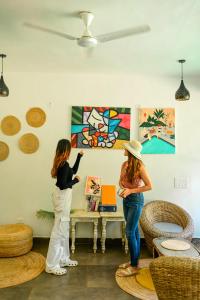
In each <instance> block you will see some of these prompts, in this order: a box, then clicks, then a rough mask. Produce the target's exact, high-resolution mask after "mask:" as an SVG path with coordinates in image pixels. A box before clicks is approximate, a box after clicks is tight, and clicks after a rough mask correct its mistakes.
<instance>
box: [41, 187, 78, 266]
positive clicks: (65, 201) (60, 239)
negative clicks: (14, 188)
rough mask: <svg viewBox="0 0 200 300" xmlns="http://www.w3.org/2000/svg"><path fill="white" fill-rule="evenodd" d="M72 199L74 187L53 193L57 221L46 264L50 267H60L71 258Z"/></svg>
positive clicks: (56, 190)
mask: <svg viewBox="0 0 200 300" xmlns="http://www.w3.org/2000/svg"><path fill="white" fill-rule="evenodd" d="M71 200H72V189H66V190H60V189H59V188H56V189H55V191H54V193H53V205H54V212H55V221H54V225H53V229H52V232H51V238H50V242H49V249H48V253H47V258H46V266H47V267H48V268H50V269H52V270H53V269H56V268H59V267H60V263H61V262H66V261H68V260H69V256H70V251H69V227H70V226H69V222H70V210H71Z"/></svg>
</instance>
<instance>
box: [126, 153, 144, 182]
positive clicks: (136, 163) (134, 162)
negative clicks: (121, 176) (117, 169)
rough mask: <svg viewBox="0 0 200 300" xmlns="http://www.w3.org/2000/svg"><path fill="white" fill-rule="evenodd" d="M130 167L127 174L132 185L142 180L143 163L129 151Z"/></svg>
mask: <svg viewBox="0 0 200 300" xmlns="http://www.w3.org/2000/svg"><path fill="white" fill-rule="evenodd" d="M127 152H128V166H127V169H126V174H127V178H128V181H129V182H130V183H134V182H135V181H137V180H139V179H140V175H139V174H140V168H141V166H142V161H141V160H139V159H138V158H137V157H135V156H134V155H132V154H131V153H130V152H129V151H128V150H127Z"/></svg>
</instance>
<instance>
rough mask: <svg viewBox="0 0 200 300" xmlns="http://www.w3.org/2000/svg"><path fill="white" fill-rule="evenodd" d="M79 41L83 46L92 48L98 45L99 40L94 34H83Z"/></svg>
mask: <svg viewBox="0 0 200 300" xmlns="http://www.w3.org/2000/svg"><path fill="white" fill-rule="evenodd" d="M77 43H78V45H79V46H81V47H86V48H92V47H96V45H97V44H98V41H97V39H95V38H94V37H92V36H82V37H81V38H80V39H78V40H77Z"/></svg>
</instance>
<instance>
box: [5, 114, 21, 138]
mask: <svg viewBox="0 0 200 300" xmlns="http://www.w3.org/2000/svg"><path fill="white" fill-rule="evenodd" d="M20 129H21V123H20V121H19V120H18V119H17V118H16V117H14V116H7V117H5V118H3V120H2V121H1V130H2V131H3V133H4V134H6V135H14V134H16V133H18V132H19V131H20Z"/></svg>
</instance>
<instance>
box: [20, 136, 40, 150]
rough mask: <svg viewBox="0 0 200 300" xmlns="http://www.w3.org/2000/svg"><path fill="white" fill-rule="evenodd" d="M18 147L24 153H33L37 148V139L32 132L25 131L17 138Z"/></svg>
mask: <svg viewBox="0 0 200 300" xmlns="http://www.w3.org/2000/svg"><path fill="white" fill-rule="evenodd" d="M19 148H20V150H21V151H22V152H24V153H28V154H30V153H34V152H36V151H37V150H38V148H39V139H38V138H37V136H36V135H34V134H33V133H26V134H24V135H22V136H21V138H20V139H19Z"/></svg>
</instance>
